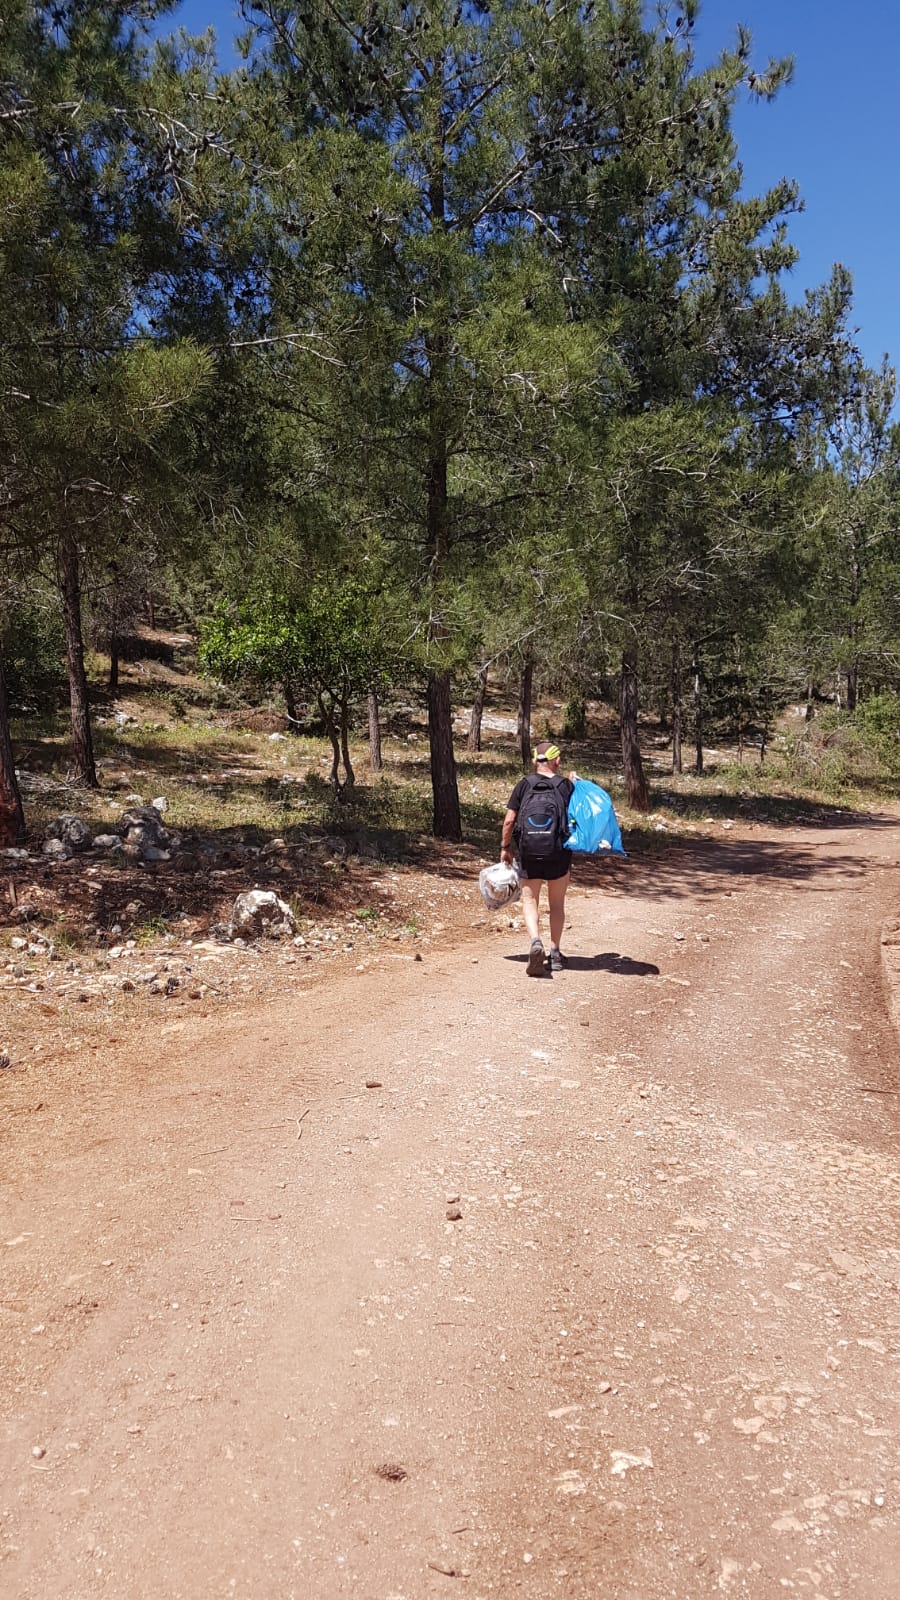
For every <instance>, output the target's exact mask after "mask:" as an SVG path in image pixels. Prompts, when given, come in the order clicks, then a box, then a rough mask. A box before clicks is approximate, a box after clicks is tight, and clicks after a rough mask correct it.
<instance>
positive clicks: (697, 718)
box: [691, 644, 703, 773]
mask: <svg viewBox="0 0 900 1600" xmlns="http://www.w3.org/2000/svg"><path fill="white" fill-rule="evenodd" d="M691 673H692V676H693V680H694V746H695V749H696V758H695V761H694V771H695V772H697V773H700V772H702V771H703V669H702V667H701V665H700V646H699V645H698V644H695V645H694V653H693V657H692V659H691Z"/></svg>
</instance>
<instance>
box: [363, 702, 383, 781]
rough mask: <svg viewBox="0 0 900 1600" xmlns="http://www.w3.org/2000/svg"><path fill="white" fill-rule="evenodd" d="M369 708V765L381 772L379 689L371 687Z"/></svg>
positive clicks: (374, 770)
mask: <svg viewBox="0 0 900 1600" xmlns="http://www.w3.org/2000/svg"><path fill="white" fill-rule="evenodd" d="M367 704H368V710H369V766H370V767H371V769H372V771H373V772H380V771H381V769H382V767H383V766H384V762H383V761H382V759H381V718H380V716H379V707H378V690H377V689H370V690H369V694H368V700H367Z"/></svg>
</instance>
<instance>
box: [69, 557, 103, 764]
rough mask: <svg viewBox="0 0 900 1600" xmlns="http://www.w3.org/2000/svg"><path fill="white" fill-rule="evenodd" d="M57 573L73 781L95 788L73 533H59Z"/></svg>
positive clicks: (79, 589)
mask: <svg viewBox="0 0 900 1600" xmlns="http://www.w3.org/2000/svg"><path fill="white" fill-rule="evenodd" d="M60 568H61V571H60V577H61V583H62V597H63V620H64V623H65V630H66V665H67V668H68V674H69V703H70V705H71V717H72V748H73V751H74V755H75V774H74V776H75V782H76V783H83V784H86V785H87V787H88V788H89V789H98V788H99V787H100V786H99V784H98V782H97V768H96V766H95V764H94V741H93V738H92V736H91V710H90V703H89V700H88V685H87V674H86V673H85V670H84V637H83V634H82V631H81V574H80V571H79V561H78V545H77V543H76V541H75V537H74V535H73V534H72V533H71V532H69V531H67V532H66V533H65V534H64V535H63V541H62V549H61V552H60Z"/></svg>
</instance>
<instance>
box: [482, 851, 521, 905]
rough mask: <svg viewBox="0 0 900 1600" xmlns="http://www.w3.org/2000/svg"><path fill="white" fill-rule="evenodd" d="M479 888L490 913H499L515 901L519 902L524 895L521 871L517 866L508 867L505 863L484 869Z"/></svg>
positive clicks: (498, 862)
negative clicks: (520, 878)
mask: <svg viewBox="0 0 900 1600" xmlns="http://www.w3.org/2000/svg"><path fill="white" fill-rule="evenodd" d="M478 887H479V889H480V890H481V898H482V900H483V901H484V903H485V905H486V906H487V908H488V911H499V910H500V909H501V908H502V907H503V906H508V905H510V904H511V902H512V901H513V900H518V898H519V895H520V894H521V893H522V885H521V882H520V880H519V869H518V867H517V866H511V867H508V866H507V864H506V862H505V861H497V862H496V863H495V864H494V866H492V867H483V868H482V870H481V872H479V874H478Z"/></svg>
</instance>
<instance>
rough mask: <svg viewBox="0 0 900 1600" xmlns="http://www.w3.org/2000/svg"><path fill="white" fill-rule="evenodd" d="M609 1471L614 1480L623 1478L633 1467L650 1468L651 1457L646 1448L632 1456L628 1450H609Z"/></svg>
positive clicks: (651, 1463)
mask: <svg viewBox="0 0 900 1600" xmlns="http://www.w3.org/2000/svg"><path fill="white" fill-rule="evenodd" d="M610 1461H611V1462H612V1466H611V1467H610V1471H611V1473H612V1475H613V1477H614V1478H624V1476H625V1474H626V1472H631V1470H632V1469H633V1468H634V1467H652V1465H653V1456H652V1455H651V1453H650V1450H649V1448H648V1447H645V1448H644V1449H643V1450H639V1451H638V1452H637V1453H636V1454H632V1452H631V1451H629V1450H611V1451H610Z"/></svg>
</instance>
